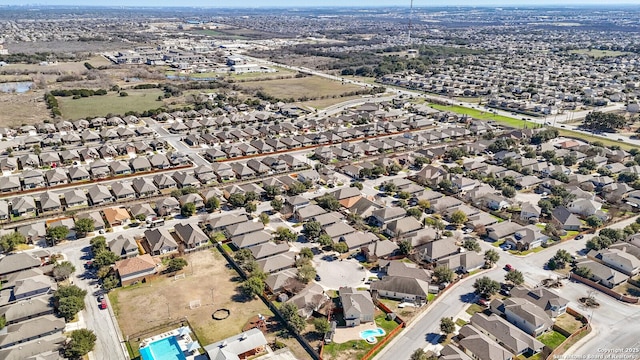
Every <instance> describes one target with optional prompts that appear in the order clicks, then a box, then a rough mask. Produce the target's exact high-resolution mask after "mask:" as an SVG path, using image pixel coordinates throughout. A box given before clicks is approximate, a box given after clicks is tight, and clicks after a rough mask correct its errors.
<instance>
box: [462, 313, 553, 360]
mask: <svg viewBox="0 0 640 360" xmlns="http://www.w3.org/2000/svg"><path fill="white" fill-rule="evenodd" d="M470 322H471V325H473V327H475V328H476V329H477V330H479V331H480V332H482V333H483V334H485V335H487V336H488V337H489V338H491V339H492V340H493V341H495V342H497V343H498V344H500V345H501V346H503V347H504V348H505V349H507V350H508V351H509V352H511V353H513V354H515V355H525V354H526V355H532V354H537V353H539V352H540V351H542V349H543V348H544V344H543V343H541V342H540V341H538V340H536V339H535V338H533V337H532V336H530V335H529V334H527V333H525V332H524V331H522V330H520V329H519V328H517V327H516V326H514V325H512V324H511V323H509V322H508V321H507V320H505V319H503V318H501V317H500V316H498V315H496V314H491V315H489V316H487V315H485V314H483V313H481V312H478V313H475V314H474V315H473V316H472V317H471V321H470Z"/></svg>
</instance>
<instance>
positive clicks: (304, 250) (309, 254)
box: [300, 247, 313, 259]
mask: <svg viewBox="0 0 640 360" xmlns="http://www.w3.org/2000/svg"><path fill="white" fill-rule="evenodd" d="M300 256H302V257H303V258H306V259H313V251H311V249H309V248H307V247H306V248H302V250H300Z"/></svg>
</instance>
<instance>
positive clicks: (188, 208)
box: [180, 203, 196, 217]
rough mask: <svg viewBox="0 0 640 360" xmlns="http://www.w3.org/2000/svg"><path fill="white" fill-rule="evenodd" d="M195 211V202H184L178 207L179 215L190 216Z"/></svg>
mask: <svg viewBox="0 0 640 360" xmlns="http://www.w3.org/2000/svg"><path fill="white" fill-rule="evenodd" d="M195 213H196V204H194V203H186V204H184V205H182V207H181V208H180V215H182V216H184V217H191V216H193V214H195Z"/></svg>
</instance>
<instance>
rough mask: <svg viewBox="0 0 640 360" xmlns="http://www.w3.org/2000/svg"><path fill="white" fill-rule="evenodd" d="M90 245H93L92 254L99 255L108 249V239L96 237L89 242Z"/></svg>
mask: <svg viewBox="0 0 640 360" xmlns="http://www.w3.org/2000/svg"><path fill="white" fill-rule="evenodd" d="M89 245H91V252H93V254H94V255H97V254H98V253H99V252H100V251H102V250H105V249H106V248H107V239H105V237H104V236H96V237H94V238H93V239H91V240H90V241H89Z"/></svg>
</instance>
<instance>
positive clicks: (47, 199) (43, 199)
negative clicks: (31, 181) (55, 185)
mask: <svg viewBox="0 0 640 360" xmlns="http://www.w3.org/2000/svg"><path fill="white" fill-rule="evenodd" d="M40 209H41V210H42V212H49V211H60V210H61V209H62V203H61V202H60V195H58V194H57V193H53V192H51V191H45V192H44V193H42V194H41V195H40Z"/></svg>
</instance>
